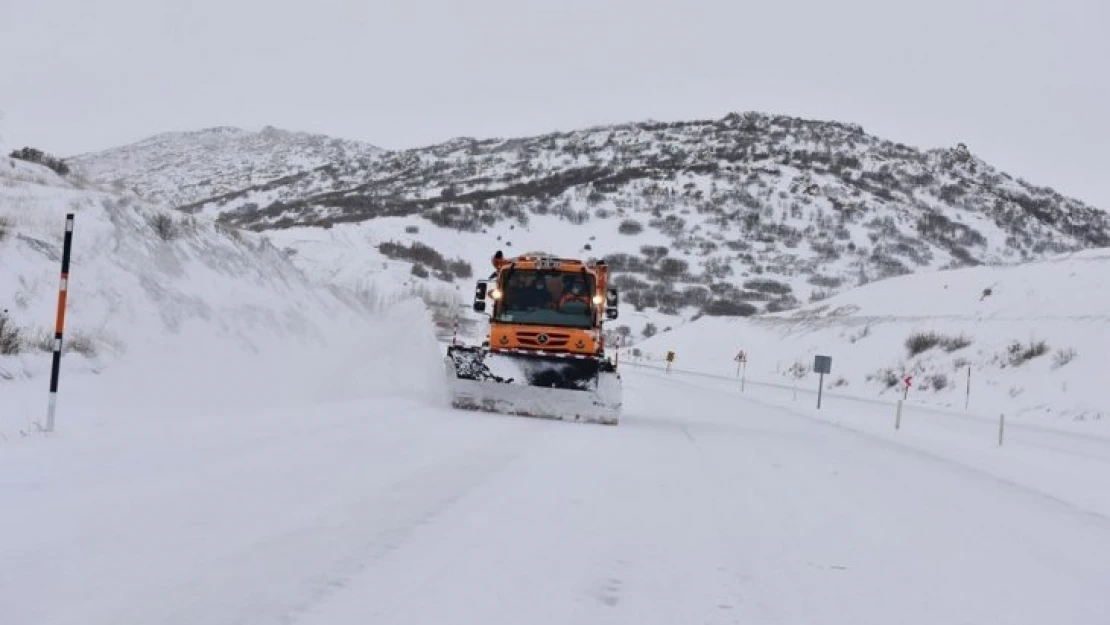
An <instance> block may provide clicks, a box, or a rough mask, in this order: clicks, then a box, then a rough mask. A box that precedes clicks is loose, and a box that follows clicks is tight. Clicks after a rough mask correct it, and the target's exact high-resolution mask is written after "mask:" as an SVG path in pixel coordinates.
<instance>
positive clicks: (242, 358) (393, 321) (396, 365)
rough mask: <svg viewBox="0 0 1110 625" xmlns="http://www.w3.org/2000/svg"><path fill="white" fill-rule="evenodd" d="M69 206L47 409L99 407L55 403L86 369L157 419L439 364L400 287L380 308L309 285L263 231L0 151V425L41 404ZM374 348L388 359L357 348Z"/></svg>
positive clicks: (391, 382)
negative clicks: (65, 286) (53, 384)
mask: <svg viewBox="0 0 1110 625" xmlns="http://www.w3.org/2000/svg"><path fill="white" fill-rule="evenodd" d="M67 212H73V213H75V216H76V217H75V227H74V241H73V257H72V266H71V270H70V280H69V296H68V305H67V313H66V345H67V347H68V350H67V353H66V356H65V358H64V360H63V364H64V372H63V379H62V388H63V393H62V398H61V406H62V407H63V408H60V409H59V410H60V411H61V410H63V409H65V410H69V411H70V412H71V413H72V411H78V412H79V413H81V414H86V415H87V414H88V413H89V411H90V410H91V411H92V412H97V413H99V412H100V411H101V410H103V409H104V408H105V407H104V406H97V407H95V409H94V407H90V406H83V407H77V406H73V405H67V404H66V403H65V396H66V395H65V392H64V389H66V388H67V387H70V385H73V384H92V383H94V382H91V381H90V380H93V379H95V380H96V381H95V383H96V384H107V385H109V386H111V385H113V384H115V385H116V387H115V388H117V390H118V391H119V392H117V393H114V394H112V393H104V394H103V396H105V397H110V398H111V399H112V401H113V402H126V401H139V402H147V403H148V404H147V405H148V406H149V408H150V409H151V410H152V411H153V412H156V413H160V414H163V415H164V414H170V413H175V412H176V411H178V410H180V409H181V408H182V405H191V406H194V407H195V406H196V405H197V402H203V403H205V404H207V405H217V404H218V405H224V404H225V403H227V402H232V403H234V402H247V403H249V404H251V405H268V404H269V405H272V404H274V403H275V402H277V403H280V402H283V401H286V400H292V399H295V398H298V397H317V396H319V395H320V394H323V395H327V394H328V393H329V392H330V390H331V389H337V388H343V387H345V386H346V384H347V383H348V382H349V381H350V380H351V379H352V378H351V377H350V376H357V378H358V379H359V384H358V385H357V388H361V389H362V390H365V391H371V390H373V389H378V390H380V389H387V388H394V389H408V388H420V389H421V392H426V391H427V388H426V387H425V386H423V384H424V383H425V382H428V380H429V378H427V377H426V376H425V375H424V372H428V371H431V372H432V373H433V374H434V375H436V376H438V368H439V366H438V352H437V350H436V346H435V343H434V339H433V338H432V334H431V332H430V331H429V330H428V327H427V320H428V318H427V312H426V310H425V309H424V308H423V307H422V306H420V305H419V303H418V302H417V303H416V304H415V306H414V304H413V303H411V302H410V303H406V302H405V300H404V294H403V293H398V294H396V295H397V297H396V298H394V299H393V300H391V301H390V302H389V304H390V307H389V308H387V309H384V310H383V309H382V307H381V304H383V303H384V302H382V301H367V300H365V299H364V298H361V297H358V296H356V294H354V293H353V292H351V291H349V290H345V289H341V288H338V287H335V286H332V285H321V284H319V283H317V282H315V281H313V280H312V279H310V278H309V277H307V276H305V275H304V274H303V273H302V272H300V271H299V270H298V269H297V268H296V267H295V266H294V265H292V264H291V263H290V262H289V260H288V259H287V258H286V256H285V254H284V253H282V252H281V251H280V250H279V249H277V248H276V247H274V246H273V245H272V244H270V243H269V241H268V240H267V239H266V238H265V237H264V236H261V235H258V234H255V233H249V232H241V231H238V230H235V229H232V228H229V227H227V226H223V225H220V224H216V223H214V222H212V221H211V220H209V219H206V218H203V217H196V216H189V215H183V214H181V213H179V212H176V211H172V210H169V209H164V208H156V207H150V206H147V205H145V204H143V203H142V202H141V201H138V200H135V199H134V198H133V197H132V196H129V195H120V194H115V193H107V192H101V191H94V190H87V189H81V188H78V187H76V186H74V185H73V184H71V183H69V182H66V181H65V180H64V179H62V178H60V177H58V176H57V175H56V174H54V173H53V172H52V171H50V170H48V169H46V168H45V167H41V166H38V165H33V164H29V163H25V162H22V161H17V160H13V159H8V158H0V310H3V309H6V310H7V312H6V314H5V317H4V327H5V329H6V332H7V335H8V336H9V338H10V339H11V340H8V341H6V342H5V343H6V344H7V345H8V348H7V349H5V350H4V351H6V352H8V353H6V354H2V355H0V387H2V388H3V391H2V394H3V401H2V402H0V434H3V433H4V431H5V430H7V431H8V432H10V431H12V430H13V429H15V428H23V427H25V426H26V425H27V422H28V420H32V421H33V420H38V419H39V418H40V417H41V415H42V410H41V409H42V407H43V406H44V404H43V403H42V402H43V401H44V399H45V396H46V389H47V378H48V375H47V374H48V373H49V367H50V349H51V345H50V344H51V340H50V339H51V337H52V334H53V329H54V320H55V311H56V305H57V297H58V281H59V271H60V258H61V252H62V237H63V233H64V232H63V231H64V216H65V214H66V213H67ZM13 329H14V332H13ZM13 346H14V347H13ZM404 352H412V353H414V354H416V356H415V357H414V359H412V358H409V357H408V356H406V355H405V353H404ZM375 353H377V354H389V355H390V365H389V366H388V367H387V366H386V365H384V364H381V362H382V361H381V360H380V359H371V358H367V354H375ZM421 358H427V359H430V360H424V361H421ZM421 362H423V363H424V364H425V365H428V367H430V369H428V368H424V369H421V366H422V365H421V364H420V363H421ZM406 363H408V364H406ZM410 365H411V366H410ZM375 369H380V375H379V373H378V372H375ZM93 374H102V375H99V376H94V377H90V376H93ZM414 385H416V386H414Z"/></svg>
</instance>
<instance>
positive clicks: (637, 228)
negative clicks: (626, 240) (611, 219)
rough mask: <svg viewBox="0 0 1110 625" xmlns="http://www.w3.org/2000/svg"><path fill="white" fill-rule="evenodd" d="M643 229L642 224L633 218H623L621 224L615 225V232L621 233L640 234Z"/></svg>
mask: <svg viewBox="0 0 1110 625" xmlns="http://www.w3.org/2000/svg"><path fill="white" fill-rule="evenodd" d="M643 231H644V224H642V223H640V222H638V221H636V220H635V219H625V220H623V221H621V225H620V226H618V227H617V232H620V233H621V234H640V233H641V232H643Z"/></svg>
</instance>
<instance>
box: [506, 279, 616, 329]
mask: <svg viewBox="0 0 1110 625" xmlns="http://www.w3.org/2000/svg"><path fill="white" fill-rule="evenodd" d="M593 292H594V278H593V276H591V275H589V274H585V275H583V274H581V273H561V272H558V271H534V270H531V269H516V270H513V271H512V272H511V273H510V274H509V277H508V279H507V281H506V282H505V285H504V288H503V293H504V295H503V296H502V300H501V306H500V309H499V312H498V314H497V320H498V321H504V322H506V323H523V324H531V325H550V326H565V327H572V328H588V327H590V326H591V325H593V312H594V308H593V303H592V301H591V295H592V294H593Z"/></svg>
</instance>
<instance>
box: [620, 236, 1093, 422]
mask: <svg viewBox="0 0 1110 625" xmlns="http://www.w3.org/2000/svg"><path fill="white" fill-rule="evenodd" d="M1108 286H1110V250H1106V249H1100V250H1092V251H1087V252H1083V253H1076V254H1071V255H1066V256H1061V257H1058V258H1054V259H1051V260H1046V261H1039V262H1032V263H1028V264H1023V265H1017V266H1006V267H986V266H981V267H976V268H969V269H959V270H951V271H936V272H928V273H921V274H915V275H909V276H903V277H899V278H893V279H888V280H883V281H879V282H873V283H870V284H867V285H865V286H863V287H860V288H858V289H855V290H852V291H849V292H847V293H843V294H841V295H839V296H836V297H833V298H830V299H827V300H824V301H822V302H818V303H815V304H811V305H809V306H807V307H804V308H802V309H799V310H795V311H790V312H785V313H779V314H775V315H767V316H763V317H750V318H743V319H737V318H728V319H726V318H714V317H704V318H701V319H699V320H697V321H695V322H693V323H691V324H688V325H686V326H683V327H681V328H678V329H676V330H673V331H671V332H665V333H662V334H660V335H657V336H656V337H654V338H652V339H650V340H648V341H645V342H643V343H641V344H639V345H637V346H636V349H638V350H639V351H638V352H636V351H634V350H632V349H629V350H626V352H625V357H630V358H633V359H634V360H636V359H639V360H647V361H653V362H655V363H657V364H658V363H662V361H663V358H664V354H665V353H666V352H667V351H668V350H673V351H674V352H675V356H676V358H675V362H674V363H673V365H672V366H673V367H675V368H680V369H685V370H690V371H698V372H703V373H712V374H720V375H727V376H733V377H735V376H737V375H738V374H739V373H740V370H739V369H740V368H739V365H738V363H737V362H736V361H735V360H734V359H735V357H736V356H737V355H738V354H739V352H740V351H744V352H745V353H746V356H747V358H748V363H747V375H748V378H749V379H750V380H753V381H757V382H760V381H761V382H773V383H779V384H788V385H793V384H795V383H797V384H798V385H799V386H801V387H804V388H812V389H814V390H815V389H816V388H817V384H818V382H817V374H816V373H814V372H813V365H814V356H815V355H817V354H823V355H827V356H831V357H832V372H831V374H830V375H828V376H826V378H825V384H826V386H825V390H826V391H832V392H834V393H839V394H850V395H855V396H863V397H872V398H883V399H889V400H890V401H891V402H893V401H895V400H896V399H897V398H900V397H902V396H903V393H904V392H905V387H904V380H905V378H906V377H911V376H912V379H911V381H910V389H909V393H908V399H909V401H911V402H920V403H927V404H933V405H937V406H942V407H947V408H956V409H959V410H964V409H965V405H966V406H967V408H968V409H970V410H971V411H972V412H989V413H992V414H994V416H996V417H997V413H998V412H999V411H1005V412H1006V413H1007V414H1008V415H1011V416H1019V417H1022V418H1027V419H1029V418H1032V419H1037V420H1042V421H1053V420H1059V419H1069V420H1084V421H1092V420H1101V421H1103V422H1107V423H1110V398H1108V396H1107V394H1106V392H1105V385H1106V380H1107V378H1106V371H1107V369H1106V366H1105V363H1104V359H1105V354H1107V353H1110V289H1108V288H1107V287H1108ZM636 353H639V354H640V356H639V357H637V356H636V355H635V354H636ZM969 370H970V398H968V394H967V393H968V380H969Z"/></svg>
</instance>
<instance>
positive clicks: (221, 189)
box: [66, 126, 382, 207]
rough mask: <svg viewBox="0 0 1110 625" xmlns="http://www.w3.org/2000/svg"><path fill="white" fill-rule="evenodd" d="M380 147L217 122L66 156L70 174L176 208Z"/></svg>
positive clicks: (372, 152)
mask: <svg viewBox="0 0 1110 625" xmlns="http://www.w3.org/2000/svg"><path fill="white" fill-rule="evenodd" d="M381 151H382V150H381V149H380V148H378V147H376V146H374V145H371V144H368V143H365V142H361V141H350V140H346V139H337V138H334V137H328V136H324V135H318V134H310V133H306V132H291V131H288V130H281V129H278V128H274V127H272V126H266V127H264V128H262V130H260V131H257V132H255V131H249V130H243V129H241V128H232V127H217V128H207V129H204V130H199V131H194V132H167V133H163V134H159V135H155V136H153V137H149V138H147V139H144V140H142V141H139V142H138V143H135V144H132V145H126V146H121V147H116V148H112V149H109V150H105V151H103V152H98V153H96V154H82V155H78V156H74V157H72V158H69V159H66V163H67V164H68V165H70V166H71V167H72V168H73V170H74V172H75V173H77V174H79V175H84V176H87V177H88V178H90V179H92V180H95V181H97V182H100V183H104V184H108V185H111V186H112V187H114V188H116V189H119V190H122V189H128V190H131V191H133V192H135V193H136V194H137V195H138V196H139V197H141V198H142V199H144V200H147V201H149V202H156V203H162V204H166V205H168V206H171V207H173V206H177V205H181V204H189V203H192V202H196V201H200V200H204V199H208V198H213V197H218V196H220V195H223V194H225V193H230V192H232V191H238V190H240V189H243V188H246V187H251V186H254V185H261V184H265V183H274V184H280V183H281V182H282V181H280V179H281V178H283V177H284V176H289V175H291V174H296V173H297V172H302V171H308V170H311V169H314V168H316V167H320V166H322V165H326V164H328V163H332V162H335V161H339V160H352V159H363V158H370V157H373V156H374V155H376V154H379V153H381Z"/></svg>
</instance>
